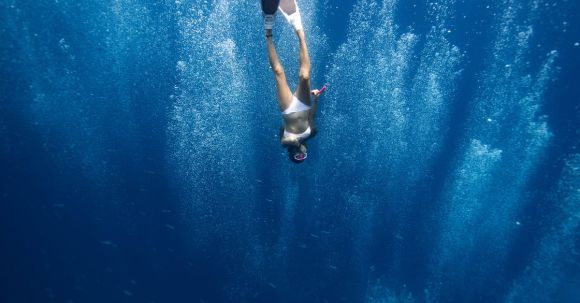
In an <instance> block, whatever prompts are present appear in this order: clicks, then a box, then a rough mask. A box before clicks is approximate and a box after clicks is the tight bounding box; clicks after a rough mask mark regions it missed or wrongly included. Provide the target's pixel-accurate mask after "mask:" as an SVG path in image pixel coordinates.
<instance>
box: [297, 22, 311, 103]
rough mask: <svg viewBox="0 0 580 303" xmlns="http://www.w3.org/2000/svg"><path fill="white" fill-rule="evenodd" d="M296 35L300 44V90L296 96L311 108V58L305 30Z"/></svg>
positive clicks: (300, 30) (298, 89)
mask: <svg viewBox="0 0 580 303" xmlns="http://www.w3.org/2000/svg"><path fill="white" fill-rule="evenodd" d="M296 35H297V36H298V42H299V43H300V71H299V73H298V77H299V79H298V88H297V89H296V93H295V95H296V97H297V98H298V100H300V101H302V102H303V103H304V104H306V105H309V106H310V105H311V102H310V56H309V55H308V47H307V46H306V37H305V35H304V30H303V29H299V30H297V31H296Z"/></svg>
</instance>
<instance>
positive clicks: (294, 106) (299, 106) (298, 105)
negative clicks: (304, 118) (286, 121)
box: [282, 96, 310, 115]
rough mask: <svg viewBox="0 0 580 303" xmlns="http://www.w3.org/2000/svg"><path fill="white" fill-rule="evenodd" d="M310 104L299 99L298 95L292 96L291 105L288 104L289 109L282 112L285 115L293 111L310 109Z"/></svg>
mask: <svg viewBox="0 0 580 303" xmlns="http://www.w3.org/2000/svg"><path fill="white" fill-rule="evenodd" d="M309 109H310V106H308V105H306V104H304V103H302V101H300V100H298V98H296V96H292V103H290V106H288V108H287V109H285V110H284V111H283V112H282V114H284V115H288V114H291V113H297V112H302V111H305V110H309Z"/></svg>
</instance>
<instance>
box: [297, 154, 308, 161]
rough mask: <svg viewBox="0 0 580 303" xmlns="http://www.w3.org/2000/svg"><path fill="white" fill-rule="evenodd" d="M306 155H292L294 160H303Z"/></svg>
mask: <svg viewBox="0 0 580 303" xmlns="http://www.w3.org/2000/svg"><path fill="white" fill-rule="evenodd" d="M307 157H308V154H307V153H303V154H297V155H294V160H297V161H304V160H305V159H306V158H307Z"/></svg>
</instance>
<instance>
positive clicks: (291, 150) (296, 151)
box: [288, 144, 308, 164]
mask: <svg viewBox="0 0 580 303" xmlns="http://www.w3.org/2000/svg"><path fill="white" fill-rule="evenodd" d="M288 158H290V161H292V162H294V163H296V164H300V163H302V162H304V160H306V158H308V153H307V152H306V145H304V144H301V145H300V146H299V147H298V146H292V147H288Z"/></svg>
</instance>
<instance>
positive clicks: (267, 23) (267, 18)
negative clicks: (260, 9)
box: [264, 14, 276, 30]
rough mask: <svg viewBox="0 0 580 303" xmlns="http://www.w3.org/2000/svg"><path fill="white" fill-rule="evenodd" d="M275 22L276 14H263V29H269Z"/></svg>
mask: <svg viewBox="0 0 580 303" xmlns="http://www.w3.org/2000/svg"><path fill="white" fill-rule="evenodd" d="M275 22H276V15H273V14H272V15H266V14H264V29H266V30H271V29H272V28H273V27H274V23H275Z"/></svg>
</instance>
